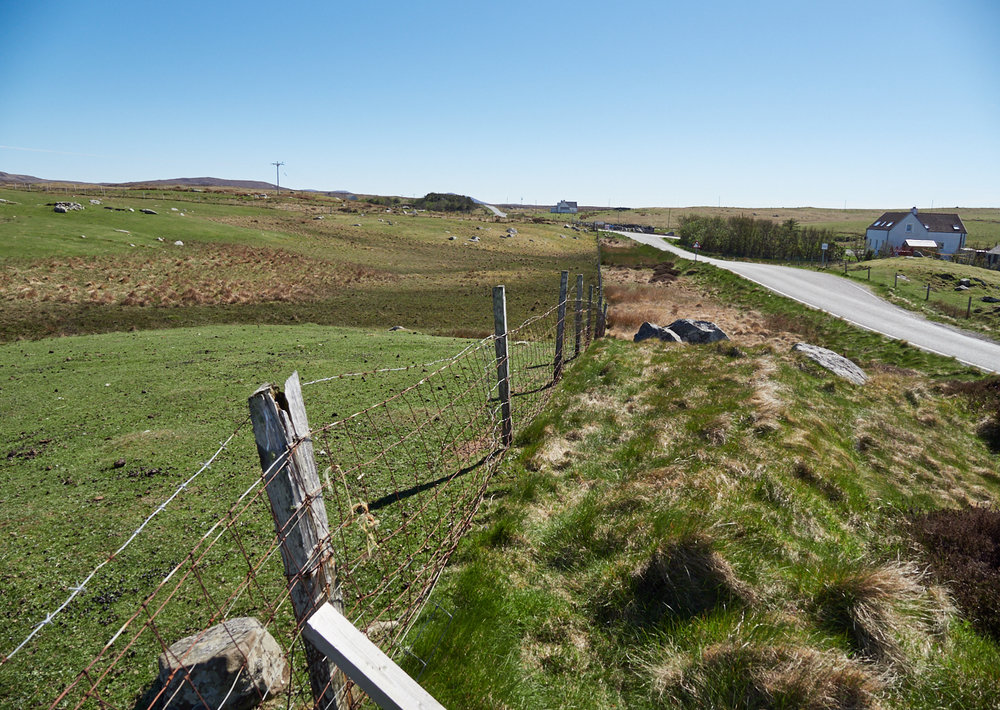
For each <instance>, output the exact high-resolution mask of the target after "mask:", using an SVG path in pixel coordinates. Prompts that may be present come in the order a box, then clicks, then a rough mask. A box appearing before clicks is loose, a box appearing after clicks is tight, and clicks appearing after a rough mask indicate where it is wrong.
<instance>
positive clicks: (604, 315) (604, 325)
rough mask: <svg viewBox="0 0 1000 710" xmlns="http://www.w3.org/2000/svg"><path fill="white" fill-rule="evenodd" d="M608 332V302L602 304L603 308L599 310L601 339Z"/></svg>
mask: <svg viewBox="0 0 1000 710" xmlns="http://www.w3.org/2000/svg"><path fill="white" fill-rule="evenodd" d="M607 331H608V302H607V301H605V302H604V306H603V307H602V309H601V337H602V338H603V337H604V335H605V333H607Z"/></svg>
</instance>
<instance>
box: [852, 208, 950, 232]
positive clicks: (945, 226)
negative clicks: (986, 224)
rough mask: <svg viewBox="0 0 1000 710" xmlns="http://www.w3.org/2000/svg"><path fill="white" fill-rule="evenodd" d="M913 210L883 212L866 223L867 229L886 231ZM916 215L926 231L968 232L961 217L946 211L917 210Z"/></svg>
mask: <svg viewBox="0 0 1000 710" xmlns="http://www.w3.org/2000/svg"><path fill="white" fill-rule="evenodd" d="M909 214H913V212H912V211H911V212H883V213H882V216H881V217H879V218H878V219H876V220H875V221H874V222H872V223H871V224H870V225H868V229H875V230H881V231H883V232H888V231H889V230H890V229H892V227H893V225H896V224H899V222H901V221H902V220H903V218H904V217H906V215H909ZM916 217H917V219H918V220H920V223H921V224H922V225H924V227H925V228H926V229H927V231H928V232H944V233H946V234H968V231H967V230H966V229H965V225H964V224H963V223H962V218H961V217H959V216H958V215H957V214H954V213H948V212H917V214H916Z"/></svg>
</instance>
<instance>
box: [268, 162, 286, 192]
mask: <svg viewBox="0 0 1000 710" xmlns="http://www.w3.org/2000/svg"><path fill="white" fill-rule="evenodd" d="M271 165H273V166H274V187H275V190H276V195H275V196H277V195H280V194H281V180H280V179H279V178H278V168H280V167H281V166H282V165H284V163H279V162H277V161H275V162H273V163H271Z"/></svg>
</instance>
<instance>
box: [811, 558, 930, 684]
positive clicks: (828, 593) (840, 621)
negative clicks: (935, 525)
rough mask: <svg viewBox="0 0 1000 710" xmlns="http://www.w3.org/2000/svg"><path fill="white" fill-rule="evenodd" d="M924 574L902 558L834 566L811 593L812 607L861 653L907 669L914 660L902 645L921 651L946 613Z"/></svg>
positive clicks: (871, 658) (889, 664)
mask: <svg viewBox="0 0 1000 710" xmlns="http://www.w3.org/2000/svg"><path fill="white" fill-rule="evenodd" d="M923 578H924V574H923V573H922V572H921V571H920V570H918V569H917V568H916V566H915V565H913V564H912V563H903V562H895V563H889V564H884V565H880V566H877V567H862V568H860V569H849V568H847V569H842V570H832V571H831V572H830V573H829V574H828V576H827V578H826V580H825V581H824V583H823V584H822V586H821V588H820V591H819V593H818V594H817V595H816V598H815V599H814V605H815V611H816V614H817V616H818V617H819V618H820V620H821V621H822V622H823V623H824V624H825V625H826V626H827V627H828V628H830V629H831V630H833V631H836V632H838V633H843V634H845V635H846V636H847V638H848V640H849V641H850V643H851V645H852V647H853V648H854V650H855V652H856V653H858V655H860V656H861V657H863V658H865V659H867V660H869V661H871V662H874V663H877V664H880V665H883V666H885V667H886V668H897V669H905V668H907V667H908V666H909V664H910V663H911V662H912V661H913V657H912V654H909V653H907V648H906V645H909V646H910V647H912V650H919V651H924V652H925V651H926V650H927V649H928V648H929V638H928V636H929V635H939V634H940V633H943V631H942V630H943V629H944V628H946V627H947V622H946V621H942V618H945V617H947V616H948V615H949V614H950V605H946V603H945V602H946V598H945V597H942V596H941V595H940V594H939V593H936V592H935V593H931V592H928V590H927V589H926V588H925V587H924V585H923V584H922V581H923ZM904 642H906V643H905V644H904Z"/></svg>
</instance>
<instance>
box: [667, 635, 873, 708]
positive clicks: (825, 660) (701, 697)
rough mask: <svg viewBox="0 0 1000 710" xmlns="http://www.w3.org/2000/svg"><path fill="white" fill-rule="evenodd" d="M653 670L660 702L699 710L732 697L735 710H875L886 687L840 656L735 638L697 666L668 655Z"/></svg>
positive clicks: (710, 649)
mask: <svg viewBox="0 0 1000 710" xmlns="http://www.w3.org/2000/svg"><path fill="white" fill-rule="evenodd" d="M650 670H651V674H652V686H653V690H654V692H655V693H656V694H657V695H658V696H659V698H660V700H662V701H672V702H674V703H677V704H680V703H682V702H684V701H687V703H689V704H692V705H696V706H698V707H720V705H719V702H720V701H723V699H724V698H728V699H729V700H730V702H732V701H736V702H735V703H734V704H733V705H731V707H751V708H801V709H802V710H864V709H871V710H874V709H875V708H878V707H880V705H879V701H878V696H879V694H880V691H881V690H882V686H883V682H882V679H881V678H879V677H878V676H877V675H875V674H873V673H872V671H871V670H870V669H868V668H865V667H864V666H863V665H862V664H860V663H858V662H856V661H852V660H851V659H849V658H847V657H846V656H843V655H841V654H836V653H824V652H820V651H817V650H814V649H811V648H803V647H797V646H789V645H776V646H768V647H761V646H759V645H752V644H747V643H745V642H739V641H735V640H734V641H730V642H725V643H717V644H713V645H710V646H708V647H707V648H705V649H704V650H703V651H702V652H701V655H700V658H698V660H697V661H696V662H694V663H685V662H684V661H683V660H682V657H678V655H677V654H668V656H667V657H666V658H665V660H663V661H662V662H661V663H659V664H657V665H655V666H653V667H652V668H651V669H650ZM726 681H732V683H733V685H737V686H738V687H727V686H726ZM737 698H738V700H737ZM727 706H729V705H728V704H727Z"/></svg>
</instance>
